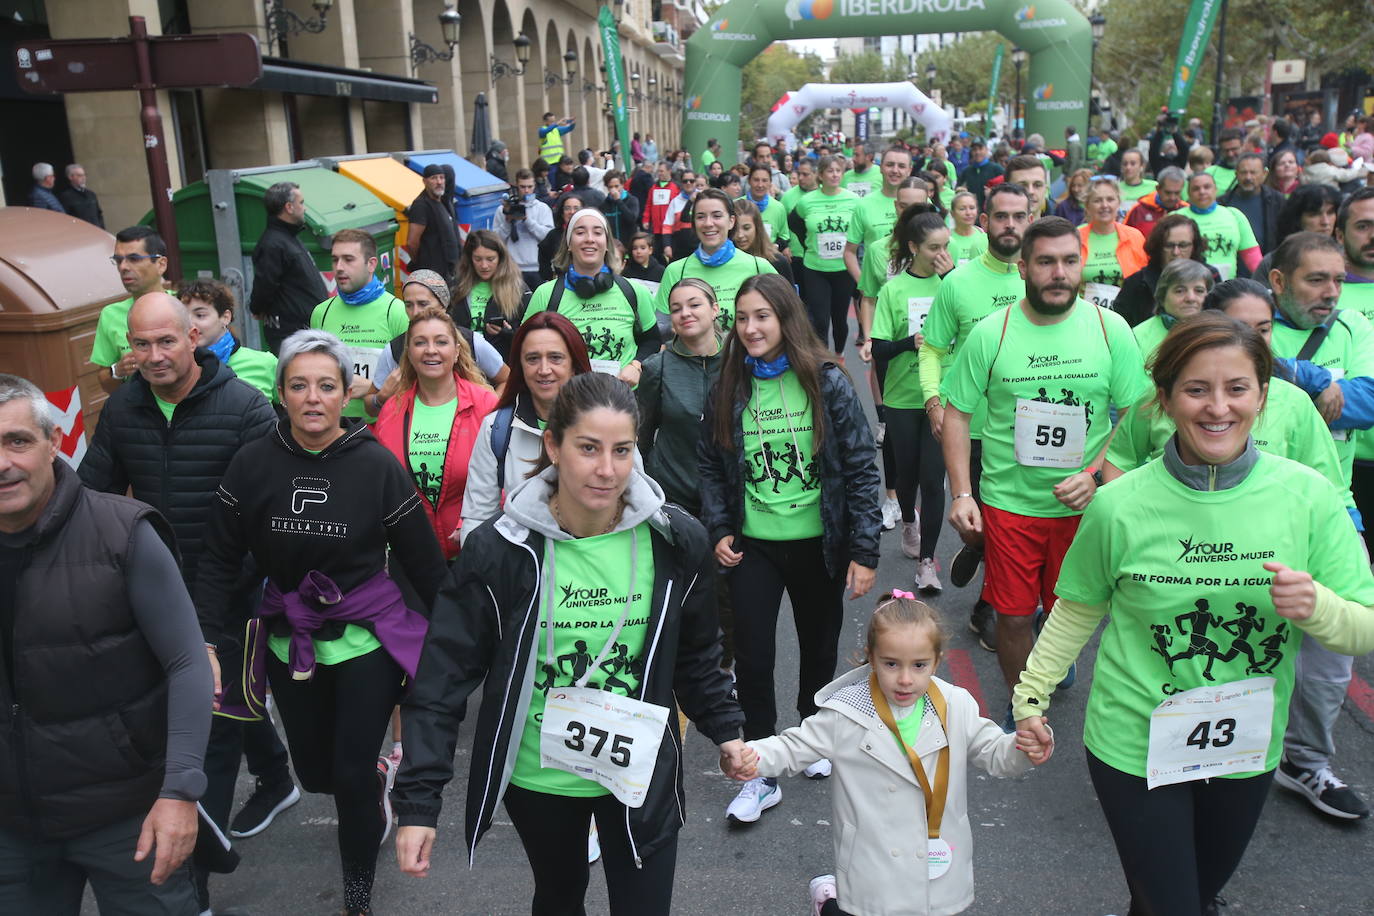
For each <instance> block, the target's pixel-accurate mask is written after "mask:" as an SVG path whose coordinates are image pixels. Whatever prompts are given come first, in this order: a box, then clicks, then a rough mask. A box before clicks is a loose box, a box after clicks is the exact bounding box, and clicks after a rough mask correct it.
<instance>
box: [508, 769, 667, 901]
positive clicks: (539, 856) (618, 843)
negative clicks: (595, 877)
mask: <svg viewBox="0 0 1374 916" xmlns="http://www.w3.org/2000/svg"><path fill="white" fill-rule="evenodd" d="M505 801H506V812H507V813H508V814H509V815H510V820H511V823H512V824H514V825H515V832H516V833H517V834H519V835H520V843H521V845H523V846H524V847H525V855H526V856H527V857H528V858H529V860H530V870H531V871H533V872H534V903H533V904H532V905H531V906H530V913H531V914H532V916H586V913H587V910H586V908H585V907H584V906H583V899H584V898H585V897H586V895H587V881H588V879H589V877H590V875H591V869H590V867H589V866H588V865H587V831H588V830H589V829H590V827H591V819H592V815H593V814H595V815H596V824H597V834H598V836H599V838H600V840H601V864H602V867H603V868H604V869H605V872H606V890H607V893H608V895H609V897H610V904H611V907H610V913H611V916H641V914H642V916H658V914H663V916H667V914H668V912H669V910H670V908H671V906H672V902H673V872H674V871H675V870H676V868H677V837H676V836H674V837H673V838H672V839H671V840H669V841H668V842H667V843H666V844H664V846H663V848H661V849H659V850H658V851H657V852H655V853H654V854H653V855H651V856H648V857H646V858H645V859H644V861H643V867H640V868H636V867H635V860H634V855H633V853H632V852H631V851H630V842H629V837H628V835H627V834H626V826H625V806H624V805H623V804H621V803H620V802H619V801H617V800H616V797H615V796H614V795H598V796H596V797H594V798H574V797H572V796H568V795H550V794H547V793H544V792H531V791H530V790H528V789H521V788H520V787H518V786H508V787H507V788H506V796H505Z"/></svg>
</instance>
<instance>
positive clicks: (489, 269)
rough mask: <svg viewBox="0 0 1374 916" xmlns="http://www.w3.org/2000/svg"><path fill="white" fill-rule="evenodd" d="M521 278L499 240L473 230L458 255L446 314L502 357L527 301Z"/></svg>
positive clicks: (486, 231)
mask: <svg viewBox="0 0 1374 916" xmlns="http://www.w3.org/2000/svg"><path fill="white" fill-rule="evenodd" d="M526 294H527V290H526V289H525V278H524V277H523V276H522V275H521V273H520V266H519V265H518V264H516V263H515V260H514V259H513V258H512V257H511V256H510V252H509V251H507V250H506V246H505V244H503V243H502V241H501V237H500V236H498V235H497V234H496V233H495V232H492V231H491V230H490V229H474V230H472V231H471V232H470V233H468V237H467V241H465V242H464V243H463V251H462V254H460V255H459V256H458V281H457V283H456V284H455V285H454V288H453V305H452V306H451V308H450V310H449V312H450V314H452V315H453V320H454V322H455V323H456V324H458V325H459V326H460V327H468V328H471V329H472V330H473V331H474V332H476V333H480V334H482V335H484V336H485V337H486V338H487V342H488V343H490V344H491V345H492V346H493V347H495V348H496V349H497V351H498V352H499V353H500V354H501V356H502V357H503V358H504V357H505V355H506V354H507V353H508V352H510V339H511V337H512V336H513V335H514V334H515V329H516V327H518V326H519V324H520V318H521V316H522V315H524V313H525V303H526V302H527V301H528V297H527V295H526Z"/></svg>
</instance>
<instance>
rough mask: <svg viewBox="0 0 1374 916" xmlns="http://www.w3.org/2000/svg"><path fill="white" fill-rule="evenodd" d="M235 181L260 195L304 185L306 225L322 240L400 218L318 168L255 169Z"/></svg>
mask: <svg viewBox="0 0 1374 916" xmlns="http://www.w3.org/2000/svg"><path fill="white" fill-rule="evenodd" d="M235 177H236V184H237V186H238V187H239V188H243V187H244V186H245V185H246V186H247V187H250V188H252V189H254V190H255V191H257V192H258V194H259V195H261V193H262V192H265V191H266V190H267V189H268V188H270V187H271V186H272V185H274V184H276V183H277V182H279V181H294V182H295V183H296V184H298V185H300V188H301V195H302V196H303V197H304V198H305V224H306V226H307V227H308V228H309V229H310V231H311V232H313V233H314V234H315V235H317V236H319V237H320V238H327V237H329V236H332V235H334V234H335V233H336V232H338V231H339V230H340V229H348V228H357V229H370V228H372V227H375V226H377V225H378V224H379V223H380V224H386V223H390V222H391V221H392V220H393V219H394V218H395V216H396V212H395V208H394V207H392V205H391V204H388V203H386V202H385V201H383V200H381V199H379V198H378V197H377V195H376V194H373V193H372V191H370V190H369V189H367V188H365V187H363V186H362V185H361V184H359V183H358V182H356V181H353V180H352V179H350V178H346V177H345V176H343V175H340V174H339V173H337V172H334V171H331V170H330V169H325V168H320V167H318V166H314V167H311V168H285V169H282V170H280V171H273V170H261V169H253V170H246V171H244V172H240V173H238V174H237V175H236V176H235ZM416 193H419V192H418V191H417V192H416ZM240 212H242V211H240ZM257 234H261V231H260V230H258V232H257V233H255V235H254V237H256V235H257Z"/></svg>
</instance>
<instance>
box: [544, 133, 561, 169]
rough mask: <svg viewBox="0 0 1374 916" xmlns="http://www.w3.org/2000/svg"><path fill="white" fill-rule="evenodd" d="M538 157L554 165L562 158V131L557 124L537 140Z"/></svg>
mask: <svg viewBox="0 0 1374 916" xmlns="http://www.w3.org/2000/svg"><path fill="white" fill-rule="evenodd" d="M539 158H541V159H543V160H544V161H545V162H547V163H548V164H549V165H556V164H557V163H558V160H559V159H562V158H563V131H561V130H559V129H558V125H557V124H555V125H554V127H553V130H551V131H549V132H548V133H546V134H545V135H544V136H543V139H541V140H540V141H539Z"/></svg>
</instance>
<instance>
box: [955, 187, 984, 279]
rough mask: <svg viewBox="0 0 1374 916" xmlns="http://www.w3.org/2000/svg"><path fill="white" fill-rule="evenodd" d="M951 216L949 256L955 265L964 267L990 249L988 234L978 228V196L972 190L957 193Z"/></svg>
mask: <svg viewBox="0 0 1374 916" xmlns="http://www.w3.org/2000/svg"><path fill="white" fill-rule="evenodd" d="M949 216H950V223H951V225H950V234H949V256H950V257H951V258H953V259H954V266H955V267H963V266H964V265H965V264H967V263H968V262H969V261H972V260H974V259H975V258H977V257H980V256H981V255H982V254H983V252H985V251H987V250H988V234H987V233H986V232H984V231H983V230H982V229H980V228H978V198H977V197H976V196H975V195H974V194H973V192H972V191H960V192H959V193H957V194H955V195H954V199H953V200H951V201H950V203H949Z"/></svg>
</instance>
